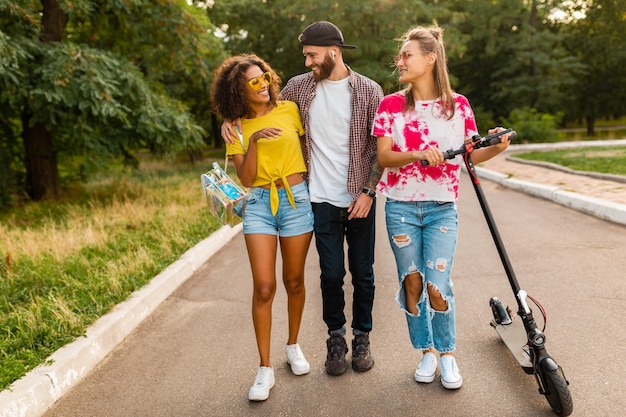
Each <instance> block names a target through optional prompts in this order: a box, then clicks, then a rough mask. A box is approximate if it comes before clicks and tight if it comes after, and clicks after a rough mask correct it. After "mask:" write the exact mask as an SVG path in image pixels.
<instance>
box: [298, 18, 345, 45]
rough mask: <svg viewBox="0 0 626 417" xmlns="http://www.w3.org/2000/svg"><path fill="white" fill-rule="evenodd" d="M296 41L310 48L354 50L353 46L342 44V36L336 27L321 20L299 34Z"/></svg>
mask: <svg viewBox="0 0 626 417" xmlns="http://www.w3.org/2000/svg"><path fill="white" fill-rule="evenodd" d="M298 40H299V41H300V43H301V44H302V45H312V46H339V47H341V48H346V49H355V48H356V46H354V45H346V44H344V43H343V34H342V33H341V31H340V30H339V28H338V27H337V26H335V25H334V24H332V23H330V22H327V21H326V20H321V21H319V22H315V23H313V24H311V25H309V26H307V28H306V29H304V32H302V33H301V34H300V36H299V37H298Z"/></svg>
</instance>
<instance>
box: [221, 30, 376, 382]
mask: <svg viewBox="0 0 626 417" xmlns="http://www.w3.org/2000/svg"><path fill="white" fill-rule="evenodd" d="M298 39H299V41H300V43H301V45H302V52H303V54H304V57H305V61H304V65H305V66H306V67H308V68H310V69H311V71H310V72H308V73H305V74H301V75H297V76H295V77H293V78H291V79H290V80H289V81H288V82H287V84H286V85H285V87H284V89H283V90H282V92H281V99H283V100H291V101H294V102H295V103H296V104H297V105H298V107H299V108H300V114H301V118H302V124H303V126H304V130H305V140H304V143H303V154H304V159H305V162H306V166H307V172H308V185H309V192H310V196H311V203H312V207H313V217H314V232H315V243H316V247H317V252H318V255H319V263H320V269H321V276H320V278H321V284H320V286H321V289H322V300H323V301H322V303H323V306H322V307H323V318H324V322H325V323H326V325H327V327H328V335H329V337H328V339H327V340H326V346H327V348H328V354H327V357H326V362H325V367H326V372H328V373H329V374H330V375H342V374H343V373H345V372H346V369H347V366H348V362H347V360H346V353H347V352H348V345H347V343H346V339H345V335H346V316H345V314H344V307H345V304H346V303H345V298H344V290H343V284H344V278H345V275H346V270H345V253H344V241H345V242H347V244H348V267H349V269H350V274H351V275H352V285H353V296H352V323H351V325H352V326H351V327H352V334H353V336H354V338H353V340H352V361H351V362H352V368H353V369H354V370H355V371H358V372H364V371H368V370H369V369H371V368H372V366H374V359H373V357H372V355H371V352H370V341H369V332H370V331H371V330H372V307H373V303H374V267H373V265H374V237H375V223H374V220H375V217H376V191H375V190H376V186H377V184H378V181H379V179H380V176H381V171H380V169H379V167H378V163H377V160H376V139H375V138H374V137H373V136H372V135H371V129H372V125H373V121H374V117H375V115H376V111H377V110H378V105H379V103H380V101H381V100H382V98H383V91H382V88H381V87H380V85H378V84H377V83H376V82H374V81H372V80H370V79H369V78H367V77H365V76H363V75H361V74H358V73H356V72H354V71H353V70H352V69H351V68H350V67H349V66H347V65H346V64H345V63H344V62H343V50H344V49H355V48H356V46H353V45H346V44H344V41H343V34H342V33H341V31H340V30H339V28H338V27H337V26H335V25H334V24H332V23H330V22H327V21H319V22H315V23H313V24H311V25H310V26H308V27H307V28H306V29H305V30H304V31H303V32H302V34H301V35H300V37H299V38H298ZM235 123H236V124H239V122H238V121H232V123H231V122H230V121H226V122H225V123H224V124H223V125H222V137H223V138H224V140H225V141H227V142H229V143H231V142H233V141H234V138H236V137H237V136H236V133H235V131H234V124H235Z"/></svg>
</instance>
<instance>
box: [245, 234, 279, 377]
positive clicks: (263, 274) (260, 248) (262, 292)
mask: <svg viewBox="0 0 626 417" xmlns="http://www.w3.org/2000/svg"><path fill="white" fill-rule="evenodd" d="M244 237H245V241H246V247H247V248H248V257H249V258H250V267H251V268H252V281H253V286H254V289H253V293H252V322H253V324H254V333H255V335H256V343H257V348H258V350H259V358H260V361H261V362H260V366H267V367H268V368H271V367H272V362H271V361H270V337H271V332H272V302H273V301H274V295H275V294H276V251H277V244H278V237H277V236H274V235H262V234H251V235H245V236H244Z"/></svg>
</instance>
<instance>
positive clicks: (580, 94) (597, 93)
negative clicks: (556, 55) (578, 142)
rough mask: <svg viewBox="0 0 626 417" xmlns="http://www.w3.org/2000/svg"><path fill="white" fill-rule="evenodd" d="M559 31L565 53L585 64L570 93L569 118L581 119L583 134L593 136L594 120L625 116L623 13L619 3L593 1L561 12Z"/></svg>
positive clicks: (625, 31)
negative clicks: (583, 121)
mask: <svg viewBox="0 0 626 417" xmlns="http://www.w3.org/2000/svg"><path fill="white" fill-rule="evenodd" d="M564 11H565V12H566V13H565V17H564V18H563V20H564V21H565V22H564V24H563V25H561V31H562V33H564V34H565V35H566V36H567V42H566V45H567V50H568V51H569V53H570V54H571V55H573V56H576V57H578V59H580V60H581V61H582V62H584V63H585V66H586V69H587V70H586V71H585V72H583V73H581V74H579V77H578V84H577V88H575V89H572V90H571V94H572V97H573V98H574V99H575V105H573V106H571V107H570V111H569V119H570V120H572V119H581V120H585V122H586V125H587V134H588V135H589V136H593V135H594V133H595V129H594V126H595V121H596V120H597V119H601V118H607V119H610V118H613V117H615V118H619V117H621V116H623V115H624V114H626V72H625V71H624V68H625V67H626V47H625V46H626V45H625V42H624V39H626V11H625V9H624V1H623V0H593V1H585V2H579V3H575V4H574V6H573V7H572V8H570V9H564Z"/></svg>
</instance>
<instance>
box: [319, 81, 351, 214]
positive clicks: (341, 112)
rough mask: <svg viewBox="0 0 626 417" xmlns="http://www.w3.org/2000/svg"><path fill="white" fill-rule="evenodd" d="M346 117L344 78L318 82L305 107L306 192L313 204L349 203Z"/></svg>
mask: <svg viewBox="0 0 626 417" xmlns="http://www.w3.org/2000/svg"><path fill="white" fill-rule="evenodd" d="M350 116H351V111H350V88H349V85H348V78H344V79H343V80H339V81H331V80H324V81H321V82H318V83H317V87H316V91H315V98H314V99H313V102H312V103H311V108H310V110H309V129H310V130H311V166H310V170H309V171H310V172H309V193H310V195H311V201H312V202H314V203H322V202H326V203H330V204H332V205H334V206H336V207H344V208H346V207H348V206H349V205H350V204H351V203H352V197H351V196H350V193H348V187H347V183H348V162H349V160H350V156H349V155H350V153H349V143H350Z"/></svg>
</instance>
